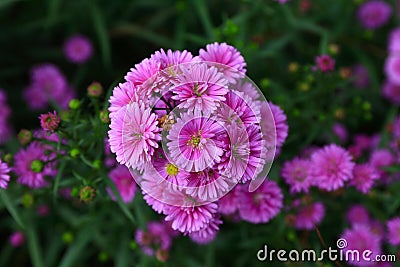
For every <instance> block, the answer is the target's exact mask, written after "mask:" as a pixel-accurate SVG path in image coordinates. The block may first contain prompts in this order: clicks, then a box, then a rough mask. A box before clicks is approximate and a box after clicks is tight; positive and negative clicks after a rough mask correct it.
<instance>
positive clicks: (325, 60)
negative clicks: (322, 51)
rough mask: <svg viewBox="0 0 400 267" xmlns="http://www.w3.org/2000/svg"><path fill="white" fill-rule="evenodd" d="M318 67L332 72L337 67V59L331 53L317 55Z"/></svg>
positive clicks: (323, 70)
mask: <svg viewBox="0 0 400 267" xmlns="http://www.w3.org/2000/svg"><path fill="white" fill-rule="evenodd" d="M315 63H316V64H317V68H318V69H319V70H320V71H322V72H330V71H333V70H334V69H335V60H334V59H333V58H332V57H331V56H330V55H321V56H317V57H315Z"/></svg>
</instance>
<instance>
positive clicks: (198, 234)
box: [189, 215, 222, 245]
mask: <svg viewBox="0 0 400 267" xmlns="http://www.w3.org/2000/svg"><path fill="white" fill-rule="evenodd" d="M221 224H222V221H221V220H220V216H219V215H214V218H213V219H212V220H211V221H210V222H209V223H208V225H207V226H206V227H204V228H203V229H201V230H199V231H195V232H191V233H190V234H189V237H190V239H192V240H193V241H194V242H196V243H198V244H201V245H203V244H207V243H210V242H211V241H213V240H214V239H215V237H216V236H217V233H218V231H219V225H221Z"/></svg>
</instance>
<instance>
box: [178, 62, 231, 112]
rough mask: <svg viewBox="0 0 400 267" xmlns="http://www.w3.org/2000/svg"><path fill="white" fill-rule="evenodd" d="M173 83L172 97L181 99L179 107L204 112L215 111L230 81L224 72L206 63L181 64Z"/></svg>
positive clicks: (222, 99) (223, 99)
mask: <svg viewBox="0 0 400 267" xmlns="http://www.w3.org/2000/svg"><path fill="white" fill-rule="evenodd" d="M172 83H173V84H174V87H173V88H172V92H173V93H174V94H175V95H174V96H173V97H172V99H174V100H178V101H180V104H179V105H178V107H180V108H186V109H189V110H195V111H202V112H204V113H208V112H212V111H214V110H215V109H216V108H217V107H218V106H219V104H220V102H221V101H225V95H226V94H227V93H228V88H227V85H228V81H227V80H226V79H225V77H224V76H223V75H222V73H220V72H218V70H217V69H216V68H215V67H212V66H208V65H207V64H205V63H193V64H185V65H181V66H180V73H179V74H178V76H177V80H176V81H172Z"/></svg>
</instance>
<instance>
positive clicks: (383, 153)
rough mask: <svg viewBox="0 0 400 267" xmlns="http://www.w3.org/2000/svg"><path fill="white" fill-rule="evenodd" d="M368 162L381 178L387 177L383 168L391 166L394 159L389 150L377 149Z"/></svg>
mask: <svg viewBox="0 0 400 267" xmlns="http://www.w3.org/2000/svg"><path fill="white" fill-rule="evenodd" d="M369 162H370V164H371V166H372V167H373V168H374V169H375V171H376V172H377V174H378V175H379V177H381V178H382V177H387V175H388V174H387V172H386V171H385V170H383V168H384V167H387V166H390V165H392V164H393V163H394V162H395V158H394V156H393V154H392V153H391V152H390V151H389V150H387V149H377V150H375V151H374V152H372V154H371V157H370V159H369Z"/></svg>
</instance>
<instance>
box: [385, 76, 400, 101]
mask: <svg viewBox="0 0 400 267" xmlns="http://www.w3.org/2000/svg"><path fill="white" fill-rule="evenodd" d="M382 95H383V96H384V97H385V98H386V99H387V100H389V101H390V102H392V103H393V104H395V105H400V84H394V83H392V82H390V81H386V82H385V83H384V84H383V86H382Z"/></svg>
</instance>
